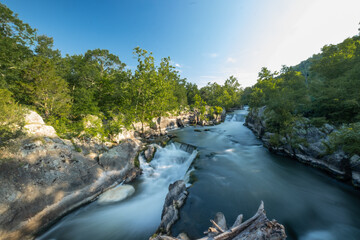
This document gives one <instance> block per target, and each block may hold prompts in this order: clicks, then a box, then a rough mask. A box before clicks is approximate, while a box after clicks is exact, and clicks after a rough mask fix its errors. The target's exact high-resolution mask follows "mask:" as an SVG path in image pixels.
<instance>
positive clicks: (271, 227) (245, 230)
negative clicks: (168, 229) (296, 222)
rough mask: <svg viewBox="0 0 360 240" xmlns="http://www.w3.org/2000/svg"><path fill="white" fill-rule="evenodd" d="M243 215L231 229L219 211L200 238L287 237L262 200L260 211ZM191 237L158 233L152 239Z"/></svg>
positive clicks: (201, 239) (207, 239) (172, 239)
mask: <svg viewBox="0 0 360 240" xmlns="http://www.w3.org/2000/svg"><path fill="white" fill-rule="evenodd" d="M242 219H243V215H242V214H241V215H239V216H238V217H237V219H236V220H235V222H234V224H233V225H232V227H231V228H230V229H228V228H227V225H226V220H225V216H224V214H222V213H217V214H216V217H215V219H214V220H210V222H211V223H212V226H211V227H209V229H208V230H207V231H206V232H204V234H207V236H206V237H203V238H200V239H198V240H211V239H213V240H230V239H233V240H234V239H236V240H245V239H272V240H282V239H286V233H285V228H284V226H283V225H281V224H279V223H277V222H276V221H275V220H272V221H270V220H269V219H268V218H267V217H266V214H265V210H264V204H263V202H261V204H260V207H259V209H258V211H257V212H256V213H255V215H254V216H253V217H251V218H249V219H248V220H247V221H245V222H242ZM177 239H183V240H185V239H189V238H188V237H187V236H186V235H184V234H181V235H179V236H178V237H176V238H174V237H171V236H168V235H157V236H154V237H152V238H150V240H177Z"/></svg>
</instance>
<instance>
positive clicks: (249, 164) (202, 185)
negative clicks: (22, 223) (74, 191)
mask: <svg viewBox="0 0 360 240" xmlns="http://www.w3.org/2000/svg"><path fill="white" fill-rule="evenodd" d="M246 114H247V111H245V110H239V111H236V112H235V113H234V114H229V115H228V116H227V119H226V121H225V122H224V123H222V124H220V125H217V126H214V127H196V128H197V129H199V130H201V132H195V131H194V127H188V128H184V129H179V130H176V131H174V132H172V134H175V135H176V136H177V141H179V142H184V143H187V144H191V145H195V146H197V147H198V152H199V157H198V158H196V159H195V161H194V163H193V165H192V166H191V169H193V170H192V171H191V176H190V178H189V179H190V182H191V183H192V185H191V187H190V188H189V193H190V194H189V196H188V199H187V200H186V203H185V205H184V206H183V207H182V209H181V214H180V217H181V219H180V220H179V221H178V222H177V223H176V224H175V226H174V227H173V235H175V236H176V235H177V234H178V233H180V232H183V231H184V232H187V233H188V234H189V236H190V237H191V238H197V237H200V236H202V233H203V232H204V231H205V230H207V228H208V227H209V225H210V222H209V219H213V218H214V216H215V214H216V212H218V211H221V212H223V213H224V214H225V216H226V218H227V221H228V225H231V224H232V223H233V221H234V220H235V218H236V216H237V215H238V214H240V213H243V214H244V218H245V219H247V218H249V217H251V216H252V215H253V214H254V213H255V212H256V210H257V208H258V206H259V204H260V201H261V200H263V201H264V203H265V210H266V212H267V216H268V218H269V219H276V220H277V221H278V222H280V223H282V224H284V225H285V228H286V233H287V235H288V239H301V240H315V239H321V240H322V239H324V240H333V239H347V240H351V239H360V218H359V216H360V192H359V191H358V190H355V189H353V187H351V186H348V185H346V184H344V183H341V182H338V181H336V180H334V179H332V178H330V177H329V176H327V175H326V174H324V173H323V172H321V171H319V170H317V169H313V168H312V167H309V166H305V165H303V164H301V163H298V162H296V161H295V160H293V159H289V158H285V157H280V156H276V155H273V154H271V153H269V151H268V150H267V149H265V148H264V147H263V146H262V143H261V142H260V141H259V140H258V139H256V137H255V136H254V134H253V133H252V132H251V131H250V130H249V129H248V128H246V127H245V126H243V123H244V119H245V116H246ZM204 130H206V131H204ZM195 156H196V151H195V152H194V153H193V154H189V153H186V152H184V151H182V150H180V149H179V146H176V145H174V144H171V145H169V146H167V147H166V148H159V150H158V151H157V153H156V155H155V158H154V160H153V161H152V162H151V164H147V163H145V162H144V161H141V167H142V168H143V169H144V174H143V175H142V176H141V177H140V178H139V179H138V180H137V181H136V182H135V183H133V186H134V187H135V189H136V191H135V194H134V195H133V196H131V197H130V198H128V199H126V200H124V201H122V202H119V203H115V204H109V205H99V204H98V203H97V202H94V203H92V204H90V205H88V206H86V207H84V208H81V209H80V210H78V211H76V212H74V213H72V214H71V215H69V216H67V217H66V218H64V219H63V220H62V221H60V222H59V223H58V224H57V225H55V226H54V227H53V228H52V229H50V230H49V231H48V232H47V233H46V234H44V235H43V236H42V237H41V238H39V239H41V240H43V239H57V240H62V239H69V240H70V239H71V240H77V239H79V240H85V239H87V240H93V239H99V240H100V239H101V240H102V239H115V240H127V239H130V240H137V239H139V240H140V239H148V238H149V236H151V235H152V234H153V233H154V232H155V231H156V229H157V227H158V225H159V223H160V217H161V212H162V206H163V203H164V200H165V196H166V194H167V191H168V186H169V184H170V183H172V182H174V181H176V180H178V179H182V178H184V177H186V171H187V170H188V169H189V166H190V164H191V162H192V161H193V160H194V158H195Z"/></svg>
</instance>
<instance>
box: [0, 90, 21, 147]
mask: <svg viewBox="0 0 360 240" xmlns="http://www.w3.org/2000/svg"><path fill="white" fill-rule="evenodd" d="M24 113H25V111H24V110H23V109H22V108H21V107H20V106H19V105H18V104H17V103H16V102H15V100H14V99H13V98H12V93H11V92H10V91H8V90H7V89H0V143H1V142H2V141H6V140H8V139H10V138H13V137H15V136H16V135H17V134H18V133H19V132H20V130H21V128H22V127H23V126H24V124H25V120H24Z"/></svg>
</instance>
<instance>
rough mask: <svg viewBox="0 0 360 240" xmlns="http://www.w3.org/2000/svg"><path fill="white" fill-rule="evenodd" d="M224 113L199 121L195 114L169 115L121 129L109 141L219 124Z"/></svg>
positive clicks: (152, 135)
mask: <svg viewBox="0 0 360 240" xmlns="http://www.w3.org/2000/svg"><path fill="white" fill-rule="evenodd" d="M225 116H226V112H225V110H223V112H222V113H221V114H219V115H216V114H214V115H213V116H210V115H206V117H207V118H208V119H212V120H200V119H198V117H197V115H196V113H195V112H191V111H183V112H181V113H180V114H178V115H171V114H169V116H167V117H159V118H154V119H153V120H152V123H151V124H147V123H144V124H142V123H140V122H137V123H133V124H132V126H131V128H130V129H126V128H122V129H121V131H120V133H117V134H115V135H113V136H111V141H113V142H116V143H120V142H121V141H123V140H125V139H129V138H132V139H133V138H136V137H138V136H142V137H144V138H151V137H154V136H155V137H156V136H162V135H165V134H167V133H168V131H169V130H172V129H176V128H182V127H186V126H188V125H189V124H197V125H200V126H212V125H215V124H219V123H221V122H223V121H224V120H225Z"/></svg>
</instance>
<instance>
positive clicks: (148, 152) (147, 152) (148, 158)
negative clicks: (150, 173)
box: [144, 144, 156, 162]
mask: <svg viewBox="0 0 360 240" xmlns="http://www.w3.org/2000/svg"><path fill="white" fill-rule="evenodd" d="M155 152H156V147H155V146H154V145H153V144H150V145H149V146H148V147H147V149H146V150H145V151H144V156H145V159H146V161H147V162H150V161H151V160H152V159H153V158H154V155H155Z"/></svg>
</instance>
